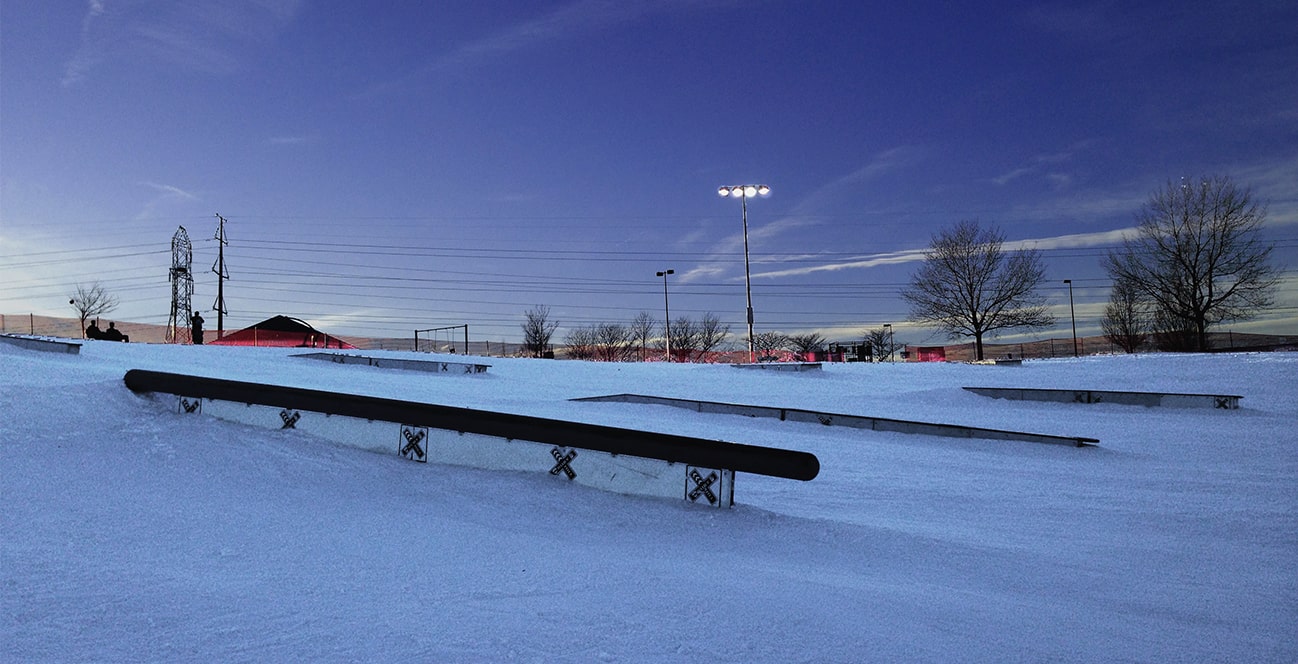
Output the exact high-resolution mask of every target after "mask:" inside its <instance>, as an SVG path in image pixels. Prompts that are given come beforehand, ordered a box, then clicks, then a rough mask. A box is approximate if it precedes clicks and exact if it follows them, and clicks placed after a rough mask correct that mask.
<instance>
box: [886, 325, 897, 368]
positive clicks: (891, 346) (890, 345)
mask: <svg viewBox="0 0 1298 664" xmlns="http://www.w3.org/2000/svg"><path fill="white" fill-rule="evenodd" d="M883 329H884V330H886V331H887V332H888V361H889V362H892V361H894V360H893V359H892V354H893V353H895V352H896V351H897V349H896V347H895V343H896V342H895V341H893V338H892V323H884V324H883Z"/></svg>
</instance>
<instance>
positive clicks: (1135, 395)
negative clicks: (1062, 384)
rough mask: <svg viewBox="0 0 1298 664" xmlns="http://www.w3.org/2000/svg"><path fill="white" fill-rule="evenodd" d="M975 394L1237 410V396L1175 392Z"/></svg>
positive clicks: (1016, 390) (991, 390) (988, 390)
mask: <svg viewBox="0 0 1298 664" xmlns="http://www.w3.org/2000/svg"><path fill="white" fill-rule="evenodd" d="M964 389H966V390H968V391H970V392H973V393H974V394H980V395H982V396H985V397H992V398H993V399H1014V400H1017V401H1053V402H1057V403H1116V404H1123V405H1127V406H1168V407H1173V408H1222V409H1225V410H1236V409H1238V408H1239V400H1240V399H1243V398H1244V397H1242V396H1239V395H1236V394H1179V393H1175V392H1170V393H1169V392H1122V391H1117V390H1054V389H1042V388H1024V387H966V388H964Z"/></svg>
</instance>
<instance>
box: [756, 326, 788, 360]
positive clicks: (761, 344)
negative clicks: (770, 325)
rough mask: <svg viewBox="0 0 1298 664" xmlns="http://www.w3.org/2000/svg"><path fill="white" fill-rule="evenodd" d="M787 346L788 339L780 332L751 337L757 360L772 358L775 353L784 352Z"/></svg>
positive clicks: (763, 333)
mask: <svg viewBox="0 0 1298 664" xmlns="http://www.w3.org/2000/svg"><path fill="white" fill-rule="evenodd" d="M788 345H789V337H788V336H786V335H785V334H784V333H782V332H759V333H757V334H754V335H753V350H755V351H757V359H758V361H761V360H762V359H764V358H767V359H769V358H772V357H774V356H775V353H776V351H780V350H784V349H785V348H787V347H788Z"/></svg>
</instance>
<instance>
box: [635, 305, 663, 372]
mask: <svg viewBox="0 0 1298 664" xmlns="http://www.w3.org/2000/svg"><path fill="white" fill-rule="evenodd" d="M657 328H658V321H656V320H654V317H653V314H651V313H649V312H647V311H641V312H640V313H639V314H636V317H635V318H634V319H632V320H631V326H630V328H629V332H630V333H631V340H632V342H633V343H635V344H637V345H639V346H640V361H641V362H644V361H645V360H647V359H648V356H647V355H646V353H647V351H648V348H649V341H650V340H651V339H653V337H654V330H655V329H657Z"/></svg>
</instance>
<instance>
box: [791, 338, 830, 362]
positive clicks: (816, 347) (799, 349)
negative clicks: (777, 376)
mask: <svg viewBox="0 0 1298 664" xmlns="http://www.w3.org/2000/svg"><path fill="white" fill-rule="evenodd" d="M789 347H790V348H792V349H793V352H795V353H797V355H798V359H799V360H805V359H807V354H808V353H817V352H820V351H822V350H824V349H825V336H824V335H822V334H820V333H818V332H808V333H807V334H790V335H789Z"/></svg>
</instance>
